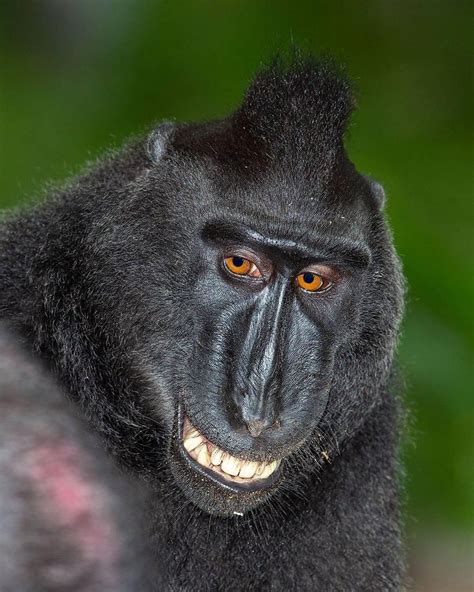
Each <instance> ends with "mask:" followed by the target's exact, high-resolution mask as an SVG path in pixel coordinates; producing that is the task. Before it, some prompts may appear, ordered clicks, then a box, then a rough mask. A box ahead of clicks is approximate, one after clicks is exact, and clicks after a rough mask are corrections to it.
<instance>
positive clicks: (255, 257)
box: [221, 246, 273, 280]
mask: <svg viewBox="0 0 474 592" xmlns="http://www.w3.org/2000/svg"><path fill="white" fill-rule="evenodd" d="M221 257H222V259H223V260H224V259H226V258H227V257H242V258H243V259H247V260H248V261H250V263H252V264H253V265H255V267H256V268H257V269H258V271H259V272H260V273H261V277H253V278H252V276H243V277H250V278H252V279H254V280H261V279H268V278H269V277H270V276H271V275H272V273H273V265H272V263H271V261H270V260H269V259H268V258H267V257H265V256H263V255H259V254H257V253H255V251H252V250H251V249H249V248H247V247H241V246H228V247H227V248H225V249H223V251H222V253H221Z"/></svg>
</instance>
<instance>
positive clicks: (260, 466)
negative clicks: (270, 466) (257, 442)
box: [255, 462, 267, 477]
mask: <svg viewBox="0 0 474 592" xmlns="http://www.w3.org/2000/svg"><path fill="white" fill-rule="evenodd" d="M266 466H267V463H264V462H262V463H258V466H257V471H256V473H255V474H256V476H257V477H260V475H261V474H262V473H263V471H264V470H265V467H266Z"/></svg>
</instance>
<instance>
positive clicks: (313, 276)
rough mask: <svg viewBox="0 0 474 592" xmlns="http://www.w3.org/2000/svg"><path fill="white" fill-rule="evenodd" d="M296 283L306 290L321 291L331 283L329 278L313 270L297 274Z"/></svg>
mask: <svg viewBox="0 0 474 592" xmlns="http://www.w3.org/2000/svg"><path fill="white" fill-rule="evenodd" d="M296 283H297V284H298V286H299V287H300V288H303V290H306V291H307V292H323V291H324V290H327V289H328V288H329V287H330V286H331V285H332V284H331V282H330V281H329V280H327V279H326V278H324V277H323V276H321V275H319V274H317V273H314V272H313V271H303V272H302V273H300V274H298V275H297V276H296Z"/></svg>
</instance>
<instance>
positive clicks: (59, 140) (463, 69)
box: [0, 0, 474, 592]
mask: <svg viewBox="0 0 474 592" xmlns="http://www.w3.org/2000/svg"><path fill="white" fill-rule="evenodd" d="M473 17H474V14H473V3H472V2H470V1H456V2H437V1H431V2H429V1H424V2H423V1H415V0H413V1H399V2H391V1H388V0H385V1H382V0H378V1H375V0H370V1H367V2H360V3H359V2H349V1H347V0H346V1H342V2H329V1H328V2H323V1H314V0H313V1H310V0H308V1H298V0H293V1H283V0H267V1H261V0H220V1H212V0H194V1H193V0H183V1H179V2H178V1H171V0H169V1H160V0H155V1H145V0H81V1H74V0H35V1H33V0H22V1H20V2H19V1H18V0H10V1H9V0H4V1H3V2H1V3H0V207H10V206H14V205H16V204H18V203H20V202H24V201H25V200H30V199H35V198H37V197H39V196H40V195H41V194H42V192H43V191H44V190H45V187H46V184H47V182H50V181H60V180H62V179H63V178H65V177H67V176H69V175H71V174H73V173H75V172H77V171H78V170H79V167H80V165H81V164H83V163H84V162H85V161H87V160H89V159H93V158H95V157H96V156H97V155H98V154H100V152H101V151H102V150H103V149H104V148H107V147H110V146H117V145H119V144H120V143H121V142H122V141H123V140H124V139H125V138H126V137H127V136H129V135H130V134H136V133H137V132H140V131H143V130H144V129H146V128H147V127H148V126H149V125H150V124H151V123H152V122H154V121H157V120H160V119H163V118H176V119H179V120H196V119H197V120H199V119H206V118H213V117H218V116H221V115H224V114H226V113H227V112H228V111H229V110H231V109H232V108H233V107H235V106H236V105H237V104H238V102H239V100H240V97H241V95H242V92H243V90H244V89H245V87H246V85H247V83H248V81H249V79H250V77H251V76H252V73H253V72H254V71H255V69H256V68H258V67H259V65H260V64H261V63H262V62H263V61H265V60H267V59H268V57H269V56H271V55H272V54H273V53H274V52H275V50H277V49H279V48H281V47H287V46H288V45H290V44H291V43H294V42H296V43H299V44H303V46H304V47H306V48H308V49H311V50H315V51H318V52H321V51H323V52H329V53H332V54H334V55H336V56H337V57H338V58H339V59H340V60H342V61H343V62H345V63H347V65H348V67H349V71H350V73H351V75H352V77H353V78H354V80H355V82H356V85H357V87H358V96H359V104H360V107H359V110H358V112H357V113H356V115H355V117H354V119H353V121H352V124H351V127H350V130H349V135H348V142H347V143H348V148H349V152H350V154H351V157H352V159H353V161H354V162H355V163H356V165H357V167H358V168H359V169H360V170H362V171H364V172H366V173H369V174H371V175H372V176H374V177H376V178H377V179H379V180H380V181H381V182H382V183H383V185H384V186H385V189H386V191H387V195H388V205H387V210H388V215H389V218H390V220H391V223H392V226H393V229H394V233H395V241H396V245H397V248H398V251H399V253H400V255H401V257H402V260H403V264H404V268H405V272H406V275H407V277H408V283H409V292H408V304H407V315H406V321H405V324H404V331H403V336H402V341H401V345H400V355H399V359H400V365H401V368H402V370H403V373H404V376H405V381H406V400H407V403H408V406H409V409H410V412H411V419H410V430H409V438H408V441H407V444H406V445H405V458H406V464H407V479H406V490H407V517H406V524H407V530H408V533H409V541H410V556H411V563H412V573H413V575H414V578H415V582H416V583H415V588H416V590H417V591H430V592H434V591H435V590H436V591H438V590H439V591H441V590H443V591H444V590H445V591H446V592H457V591H464V590H466V591H467V590H472V586H473V584H474V582H473V580H472V578H473V575H472V566H471V563H472V558H473V553H472V551H473V545H472V541H473V537H474V520H473V509H474V476H473V468H474V463H473V452H474V442H473V433H474V430H473V428H474V407H473V403H472V401H473V396H472V390H473V389H472V385H473V381H472V361H473V350H474V339H473V337H474V332H473V330H472V329H473V327H472V318H473V315H472V304H473V302H474V298H473V282H472V271H473V257H472V253H473V249H472V246H473V245H472V241H471V235H472V214H473V209H472V188H473V181H474V179H473V174H472V156H473V150H472V132H473V125H472V123H473V117H472V116H473V111H472V105H473V93H472V80H473V77H472V57H471V56H472V49H473V48H472V42H471V38H472V36H473V31H472V25H473V22H474V19H473Z"/></svg>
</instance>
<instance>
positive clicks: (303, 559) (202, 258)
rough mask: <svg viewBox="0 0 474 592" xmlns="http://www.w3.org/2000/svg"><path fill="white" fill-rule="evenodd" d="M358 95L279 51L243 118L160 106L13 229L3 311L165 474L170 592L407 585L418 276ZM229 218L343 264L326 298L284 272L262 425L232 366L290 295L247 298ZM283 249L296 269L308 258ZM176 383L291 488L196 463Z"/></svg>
mask: <svg viewBox="0 0 474 592" xmlns="http://www.w3.org/2000/svg"><path fill="white" fill-rule="evenodd" d="M352 108H353V98H352V93H351V90H350V86H349V84H348V82H347V80H346V78H345V77H344V76H343V75H342V74H341V73H340V72H339V71H337V69H335V68H334V66H332V65H331V64H330V63H328V62H326V61H322V62H319V61H316V60H313V59H311V58H309V59H308V58H300V57H296V58H295V59H294V60H293V61H292V63H291V64H289V65H285V64H284V63H282V62H280V61H277V62H275V63H274V64H273V65H272V66H271V67H269V68H267V69H264V70H263V71H262V72H261V73H260V74H258V75H257V77H256V78H255V80H254V82H253V83H252V85H251V87H250V89H249V90H248V92H247V94H246V97H245V99H244V101H243V103H242V105H241V106H240V108H239V109H237V111H236V112H235V113H234V114H232V115H231V116H229V117H228V118H227V119H224V120H220V121H215V122H210V123H202V124H179V125H178V124H176V125H173V124H170V123H167V124H164V125H163V126H161V127H159V128H158V129H157V130H155V131H154V132H153V133H152V134H151V136H150V137H149V138H147V139H138V140H136V141H134V142H132V143H131V144H130V145H128V146H127V147H125V148H124V149H123V150H121V151H120V152H118V153H116V154H112V155H110V156H108V157H107V158H106V159H104V160H103V161H102V162H99V163H98V164H97V165H95V166H93V167H91V169H90V171H89V172H87V173H86V174H85V175H83V176H81V177H79V178H77V179H75V180H73V181H72V182H71V183H70V184H69V185H68V186H67V187H66V188H65V189H63V190H61V191H58V192H57V194H56V195H55V196H51V198H49V199H48V200H46V201H45V202H44V203H43V204H41V205H39V206H38V207H36V208H34V209H27V210H24V211H20V212H17V213H14V214H13V215H11V216H9V217H7V218H6V219H5V221H4V222H3V224H2V226H1V236H0V316H1V317H3V318H6V319H8V321H9V323H10V324H11V325H12V326H13V327H14V328H15V330H16V331H18V332H19V333H20V334H21V335H23V336H24V337H25V338H26V339H27V341H28V342H29V343H30V345H31V347H32V349H34V351H36V352H37V354H38V355H40V356H41V357H42V358H44V359H45V360H47V362H48V363H49V365H50V367H51V369H52V370H53V372H54V373H55V375H56V376H57V377H59V379H60V380H61V382H62V383H63V385H64V386H65V387H66V389H67V391H68V392H69V393H70V395H71V397H72V398H73V399H74V400H76V401H77V402H78V403H79V404H80V406H81V408H82V409H83V410H84V412H85V414H86V416H87V418H88V419H89V421H90V422H91V424H92V425H93V426H94V428H95V429H96V430H97V431H98V432H99V433H101V434H102V436H103V437H104V441H105V442H106V445H107V447H108V449H109V450H110V451H111V452H112V454H114V455H115V456H116V457H117V458H118V459H119V461H120V463H121V464H122V465H124V466H126V467H127V468H128V469H129V470H130V471H131V472H132V473H134V474H137V475H138V474H139V475H142V476H145V477H146V478H147V479H148V481H149V482H150V483H151V484H152V486H153V488H154V491H155V495H154V502H153V508H152V509H151V510H150V511H151V514H152V516H153V518H154V519H153V520H152V521H151V536H152V542H153V552H154V553H155V554H156V559H157V564H158V565H160V566H162V570H165V573H164V575H165V577H166V580H167V589H169V590H216V591H217V590H219V591H224V590H259V591H261V590H262V591H264V590H272V591H276V590H282V591H283V590H284V591H289V590H321V591H325V592H326V591H327V592H329V591H346V590H347V591H352V590H354V591H364V592H370V591H374V592H375V591H380V590H387V591H391V590H400V589H401V587H402V580H403V568H402V552H401V545H400V530H399V510H398V483H397V434H398V430H399V428H398V424H399V420H398V415H399V412H398V403H397V400H396V398H394V396H393V394H392V393H391V390H390V383H391V374H392V362H393V355H394V350H395V346H396V340H397V333H398V327H399V322H400V318H401V314H402V300H403V280H402V276H401V272H400V267H399V263H398V260H397V257H396V255H395V253H394V250H393V246H392V240H391V236H390V232H389V231H388V229H387V226H386V223H385V221H384V216H383V211H382V206H383V190H382V189H381V187H380V186H379V185H378V184H377V183H375V182H374V181H372V180H370V179H369V178H367V177H365V176H363V175H361V174H359V173H358V172H357V171H356V170H355V168H354V166H353V164H352V163H351V162H350V161H349V159H348V157H347V155H346V152H345V150H344V145H343V134H344V130H345V127H346V124H347V120H348V117H349V115H350V113H351V111H352ZM223 222H224V223H225V224H226V225H227V226H231V227H232V228H239V229H244V230H245V231H248V230H250V231H251V232H252V233H254V234H255V233H256V235H258V236H264V237H272V239H273V238H275V240H278V241H279V243H278V244H280V245H284V244H289V242H291V243H292V244H297V245H299V244H301V245H303V244H305V245H306V244H310V245H313V246H314V245H317V246H318V249H320V250H321V251H322V252H324V253H325V257H326V259H328V260H329V261H330V262H331V265H332V264H333V263H332V262H335V263H334V266H335V267H337V268H338V269H339V270H340V271H339V272H338V274H339V275H338V278H339V280H338V281H339V283H338V285H337V287H336V288H334V289H333V290H331V291H329V292H328V293H327V296H324V298H322V297H319V298H320V299H319V300H317V301H316V300H311V301H310V300H308V297H307V296H305V295H303V296H301V297H300V296H298V295H297V294H296V292H295V293H293V292H291V291H290V292H291V294H292V295H291V296H288V299H291V305H290V304H285V307H286V308H284V310H285V311H286V312H285V314H286V315H287V316H286V317H285V319H286V321H285V323H284V324H283V325H282V327H283V328H282V330H281V333H278V335H277V336H276V337H275V339H280V341H279V342H278V343H279V347H278V348H277V350H278V351H277V353H276V354H275V360H274V361H273V362H272V363H273V364H274V366H275V367H274V368H272V373H271V380H272V381H273V382H272V385H271V386H272V388H273V391H271V392H273V393H274V398H271V397H270V398H269V395H268V393H267V392H266V393H265V397H266V399H265V401H266V404H268V405H270V407H271V413H270V411H269V412H268V413H269V415H271V414H273V415H274V414H275V413H277V412H278V413H280V414H281V419H282V422H281V429H280V431H276V430H273V431H272V430H267V431H266V433H265V435H262V436H261V437H260V438H254V439H252V438H251V437H250V436H249V435H248V433H247V432H246V431H245V430H243V429H241V426H242V425H243V424H242V423H241V421H242V417H241V415H242V414H245V413H246V412H248V408H247V407H246V405H247V403H245V402H243V401H244V399H245V397H243V398H242V399H240V398H239V396H237V395H236V394H235V393H234V392H233V391H232V389H233V388H234V386H235V385H238V380H237V378H236V379H235V381H234V379H233V380H232V381H231V383H229V382H228V381H227V382H226V380H224V378H225V377H226V376H227V377H228V375H229V372H230V373H231V374H232V373H236V374H237V375H238V372H237V370H236V367H239V366H240V367H241V365H242V360H244V359H245V360H247V359H248V360H249V364H250V365H249V366H248V367H249V368H251V362H252V359H251V358H246V357H245V355H247V354H246V352H247V353H248V351H247V350H246V349H245V347H246V346H245V345H242V343H246V341H245V340H246V339H247V338H246V337H244V334H246V333H245V332H246V331H247V329H246V327H253V326H254V325H253V324H252V323H254V321H252V319H253V318H255V317H254V316H252V315H254V311H255V310H258V307H259V306H261V302H264V303H265V306H264V307H263V308H262V311H263V312H262V313H261V314H262V315H263V316H262V317H261V318H262V319H263V320H262V323H263V324H260V325H259V324H258V323H257V324H256V325H255V332H254V334H253V336H251V338H252V340H253V341H252V344H253V345H255V344H257V345H258V348H257V350H256V351H257V354H258V355H260V354H261V351H260V349H259V348H262V347H264V340H263V342H262V339H263V338H262V335H263V336H264V337H265V335H269V333H270V332H271V327H272V321H271V319H272V318H273V317H271V318H270V317H268V319H267V317H266V316H265V315H266V314H267V311H268V310H270V306H274V305H273V304H271V302H273V301H271V298H270V296H269V295H268V294H270V291H271V290H262V291H260V292H258V294H257V295H255V296H252V295H249V294H250V292H248V290H247V288H245V290H247V291H245V290H244V288H242V287H241V286H240V285H239V286H237V285H236V286H234V285H232V286H228V287H226V286H227V284H226V281H227V280H225V279H223V277H221V276H222V274H221V275H219V273H220V272H218V271H216V268H215V266H214V265H213V263H212V262H213V261H214V259H213V257H215V256H216V253H219V252H220V251H219V247H217V246H216V245H215V243H214V242H212V240H214V239H212V240H211V242H209V240H208V238H209V236H210V235H212V232H215V231H216V227H217V230H219V228H221V226H219V225H222V223H223ZM272 248H273V247H272ZM272 252H273V251H272ZM355 252H356V253H358V256H357V259H356V258H355V256H354V253H355ZM278 253H279V255H278V256H280V257H281V258H282V259H281V261H282V263H281V265H282V268H283V267H284V268H285V269H286V267H285V266H286V265H290V263H288V264H287V262H286V258H287V257H289V258H290V259H291V257H292V255H291V254H289V251H287V250H286V248H281V247H279V251H278ZM326 259H325V260H326ZM283 260H284V263H283ZM291 261H293V259H291ZM291 264H292V263H291ZM336 283H337V282H336ZM285 290H286V288H285ZM290 292H288V293H290ZM305 299H306V300H305ZM244 302H245V303H246V304H245V307H246V308H245V307H244V304H242V303H244ZM288 302H290V300H288ZM259 303H260V304H259ZM267 303H268V306H267ZM239 307H241V308H239ZM272 310H273V309H272ZM239 311H240V312H241V313H242V314H240V312H239ZM278 318H280V317H278ZM226 319H227V320H232V323H233V324H232V325H226ZM239 319H240V322H239ZM249 331H250V329H249ZM282 335H284V336H285V338H284V339H283V337H282ZM262 343H263V345H262ZM252 347H253V346H252ZM255 347H257V346H255ZM238 352H243V353H242V354H241V353H238ZM258 352H260V353H258ZM244 354H245V355H244ZM242 356H244V357H242ZM237 369H238V368H237ZM232 376H233V374H232ZM244 382H245V381H244ZM252 384H254V383H252ZM229 385H230V386H229ZM254 386H255V385H254ZM231 387H232V388H231ZM245 388H248V389H249V392H248V393H247V394H248V396H249V397H250V399H252V397H253V399H254V400H257V399H258V397H263V395H262V393H261V392H260V391H261V389H260V387H258V388H257V387H255V392H251V391H252V389H251V388H250V386H249V385H246V387H245ZM252 388H253V387H252ZM262 388H263V387H262ZM259 389H260V390H259ZM231 391H232V392H231ZM257 391H258V392H257ZM262 392H263V391H262ZM247 394H246V396H247ZM262 400H263V399H262ZM178 401H179V402H180V404H181V405H182V406H184V408H185V410H186V413H187V414H188V415H189V416H190V418H191V419H192V421H193V423H194V424H195V425H197V426H198V427H199V429H200V430H201V431H202V432H204V433H205V434H206V435H207V436H208V437H209V439H210V440H212V441H214V442H217V443H218V444H219V445H220V446H221V447H222V448H224V449H228V450H229V451H232V452H234V453H235V454H238V455H240V456H242V457H244V458H249V459H254V460H266V459H269V460H272V459H274V458H280V457H284V458H285V460H284V463H283V475H282V479H281V480H280V482H279V483H278V485H277V486H275V487H273V488H271V489H270V490H267V491H265V492H257V493H255V494H249V495H246V496H243V495H240V494H237V495H235V494H228V493H223V492H221V491H220V490H219V489H218V488H216V487H214V486H212V485H211V484H210V483H208V482H207V480H206V479H204V480H203V478H202V477H200V476H198V475H197V474H195V473H193V472H192V471H191V470H190V469H189V467H187V466H186V465H185V464H183V461H182V458H181V456H180V453H179V439H178V432H179V422H178V412H177V405H178ZM239 414H240V415H239ZM273 415H272V417H273ZM277 419H278V418H277ZM239 422H240V423H239ZM270 423H271V422H269V424H270ZM275 425H276V424H275ZM199 508H201V509H199ZM233 511H238V512H239V513H243V514H244V515H243V516H242V517H240V516H232V512H233ZM209 513H212V514H217V516H212V515H210V514H209ZM222 516H224V517H222Z"/></svg>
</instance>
